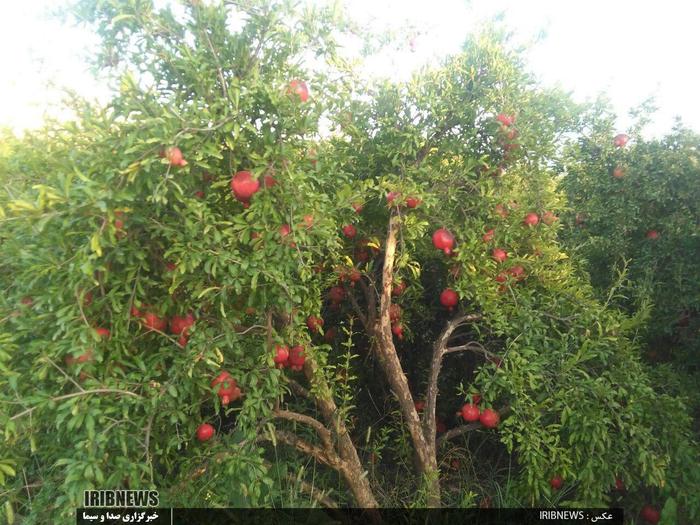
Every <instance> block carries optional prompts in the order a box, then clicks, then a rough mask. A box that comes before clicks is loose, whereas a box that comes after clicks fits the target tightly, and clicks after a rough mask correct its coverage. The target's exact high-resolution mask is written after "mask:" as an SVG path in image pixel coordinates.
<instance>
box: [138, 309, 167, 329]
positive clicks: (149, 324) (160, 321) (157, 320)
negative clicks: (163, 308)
mask: <svg viewBox="0 0 700 525" xmlns="http://www.w3.org/2000/svg"><path fill="white" fill-rule="evenodd" d="M143 324H144V326H145V327H146V328H148V329H149V330H157V331H159V332H164V331H165V329H166V328H167V326H168V320H167V319H165V318H164V317H158V315H156V314H154V313H153V312H146V313H145V314H143Z"/></svg>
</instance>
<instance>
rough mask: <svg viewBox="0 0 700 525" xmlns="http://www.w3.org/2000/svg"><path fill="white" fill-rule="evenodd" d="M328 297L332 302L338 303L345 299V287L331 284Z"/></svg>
mask: <svg viewBox="0 0 700 525" xmlns="http://www.w3.org/2000/svg"><path fill="white" fill-rule="evenodd" d="M328 298H329V299H330V301H331V303H333V304H340V303H342V302H343V300H344V299H345V289H344V288H343V287H342V286H333V287H332V288H331V289H330V290H328Z"/></svg>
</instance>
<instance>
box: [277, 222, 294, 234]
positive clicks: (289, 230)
mask: <svg viewBox="0 0 700 525" xmlns="http://www.w3.org/2000/svg"><path fill="white" fill-rule="evenodd" d="M279 232H280V237H286V236H287V235H289V234H290V233H292V227H291V226H290V225H289V224H283V225H282V226H280V227H279Z"/></svg>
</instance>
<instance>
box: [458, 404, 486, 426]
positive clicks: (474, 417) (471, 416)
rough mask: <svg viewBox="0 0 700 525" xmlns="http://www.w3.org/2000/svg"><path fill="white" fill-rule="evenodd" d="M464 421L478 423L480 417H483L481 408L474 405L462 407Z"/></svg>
mask: <svg viewBox="0 0 700 525" xmlns="http://www.w3.org/2000/svg"><path fill="white" fill-rule="evenodd" d="M461 414H462V419H464V421H468V422H472V421H478V420H479V416H480V415H481V412H480V411H479V407H478V406H476V405H472V404H467V405H464V406H463V407H462V411H461Z"/></svg>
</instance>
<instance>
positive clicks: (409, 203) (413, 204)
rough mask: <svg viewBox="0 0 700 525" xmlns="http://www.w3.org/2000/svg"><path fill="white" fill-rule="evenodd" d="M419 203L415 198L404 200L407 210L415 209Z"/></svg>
mask: <svg viewBox="0 0 700 525" xmlns="http://www.w3.org/2000/svg"><path fill="white" fill-rule="evenodd" d="M420 203H421V200H420V199H417V198H416V197H408V198H407V199H406V206H407V207H408V208H417V207H418V205H419V204H420Z"/></svg>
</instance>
